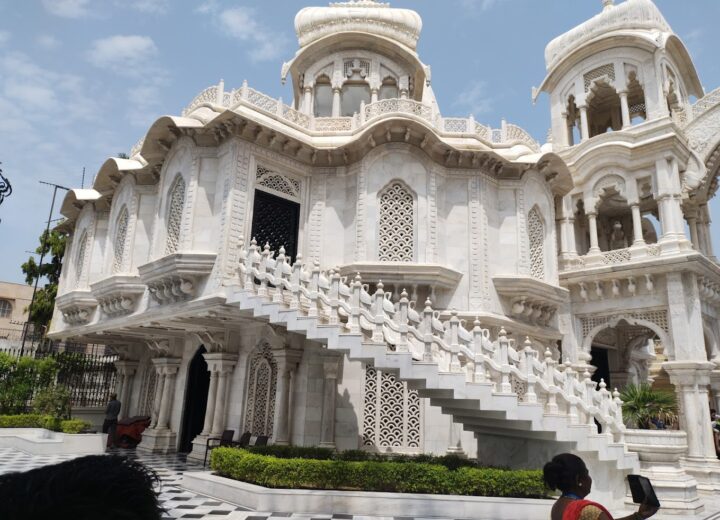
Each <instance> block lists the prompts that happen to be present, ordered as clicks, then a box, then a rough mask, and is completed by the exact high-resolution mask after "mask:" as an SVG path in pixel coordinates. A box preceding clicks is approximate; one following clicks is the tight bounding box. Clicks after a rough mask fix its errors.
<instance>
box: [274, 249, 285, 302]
mask: <svg viewBox="0 0 720 520" xmlns="http://www.w3.org/2000/svg"><path fill="white" fill-rule="evenodd" d="M285 262H286V258H285V247H284V246H280V250H279V251H278V256H277V260H276V261H275V270H274V271H273V278H275V280H274V284H275V292H274V293H273V299H272V301H273V303H284V301H285V299H284V297H283V290H284V289H285V287H284V285H283V280H284V277H285Z"/></svg>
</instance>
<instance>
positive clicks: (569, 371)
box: [563, 359, 578, 424]
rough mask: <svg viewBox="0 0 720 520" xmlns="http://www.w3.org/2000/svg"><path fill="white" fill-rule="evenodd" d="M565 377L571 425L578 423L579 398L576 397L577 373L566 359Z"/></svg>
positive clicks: (565, 391) (565, 390)
mask: <svg viewBox="0 0 720 520" xmlns="http://www.w3.org/2000/svg"><path fill="white" fill-rule="evenodd" d="M563 367H564V370H563V375H564V376H565V384H564V385H563V390H564V393H565V399H566V400H567V402H568V416H569V418H570V424H577V423H578V413H577V397H575V371H574V370H573V368H572V364H571V363H570V359H566V360H565V363H564V365H563Z"/></svg>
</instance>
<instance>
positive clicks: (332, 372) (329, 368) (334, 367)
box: [323, 356, 340, 379]
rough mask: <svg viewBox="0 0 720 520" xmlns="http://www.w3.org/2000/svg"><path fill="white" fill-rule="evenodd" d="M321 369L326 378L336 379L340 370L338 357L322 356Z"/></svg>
mask: <svg viewBox="0 0 720 520" xmlns="http://www.w3.org/2000/svg"><path fill="white" fill-rule="evenodd" d="M323 370H324V372H325V377H326V378H328V379H337V378H338V373H339V372H340V358H339V357H330V356H327V357H323Z"/></svg>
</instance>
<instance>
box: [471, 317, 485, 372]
mask: <svg viewBox="0 0 720 520" xmlns="http://www.w3.org/2000/svg"><path fill="white" fill-rule="evenodd" d="M484 339H485V336H484V335H483V330H482V327H481V326H480V319H479V318H478V317H475V322H474V323H473V352H474V353H475V382H476V383H484V382H485V381H486V379H485V371H486V367H485V353H484V352H483V340H484Z"/></svg>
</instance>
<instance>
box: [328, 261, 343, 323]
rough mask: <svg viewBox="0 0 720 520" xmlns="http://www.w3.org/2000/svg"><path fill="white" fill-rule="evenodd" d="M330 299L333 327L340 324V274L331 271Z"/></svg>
mask: <svg viewBox="0 0 720 520" xmlns="http://www.w3.org/2000/svg"><path fill="white" fill-rule="evenodd" d="M328 299H329V300H330V318H329V323H330V324H331V325H337V324H338V323H340V313H339V311H338V309H339V308H340V273H337V272H335V270H333V269H330V290H329V291H328Z"/></svg>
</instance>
